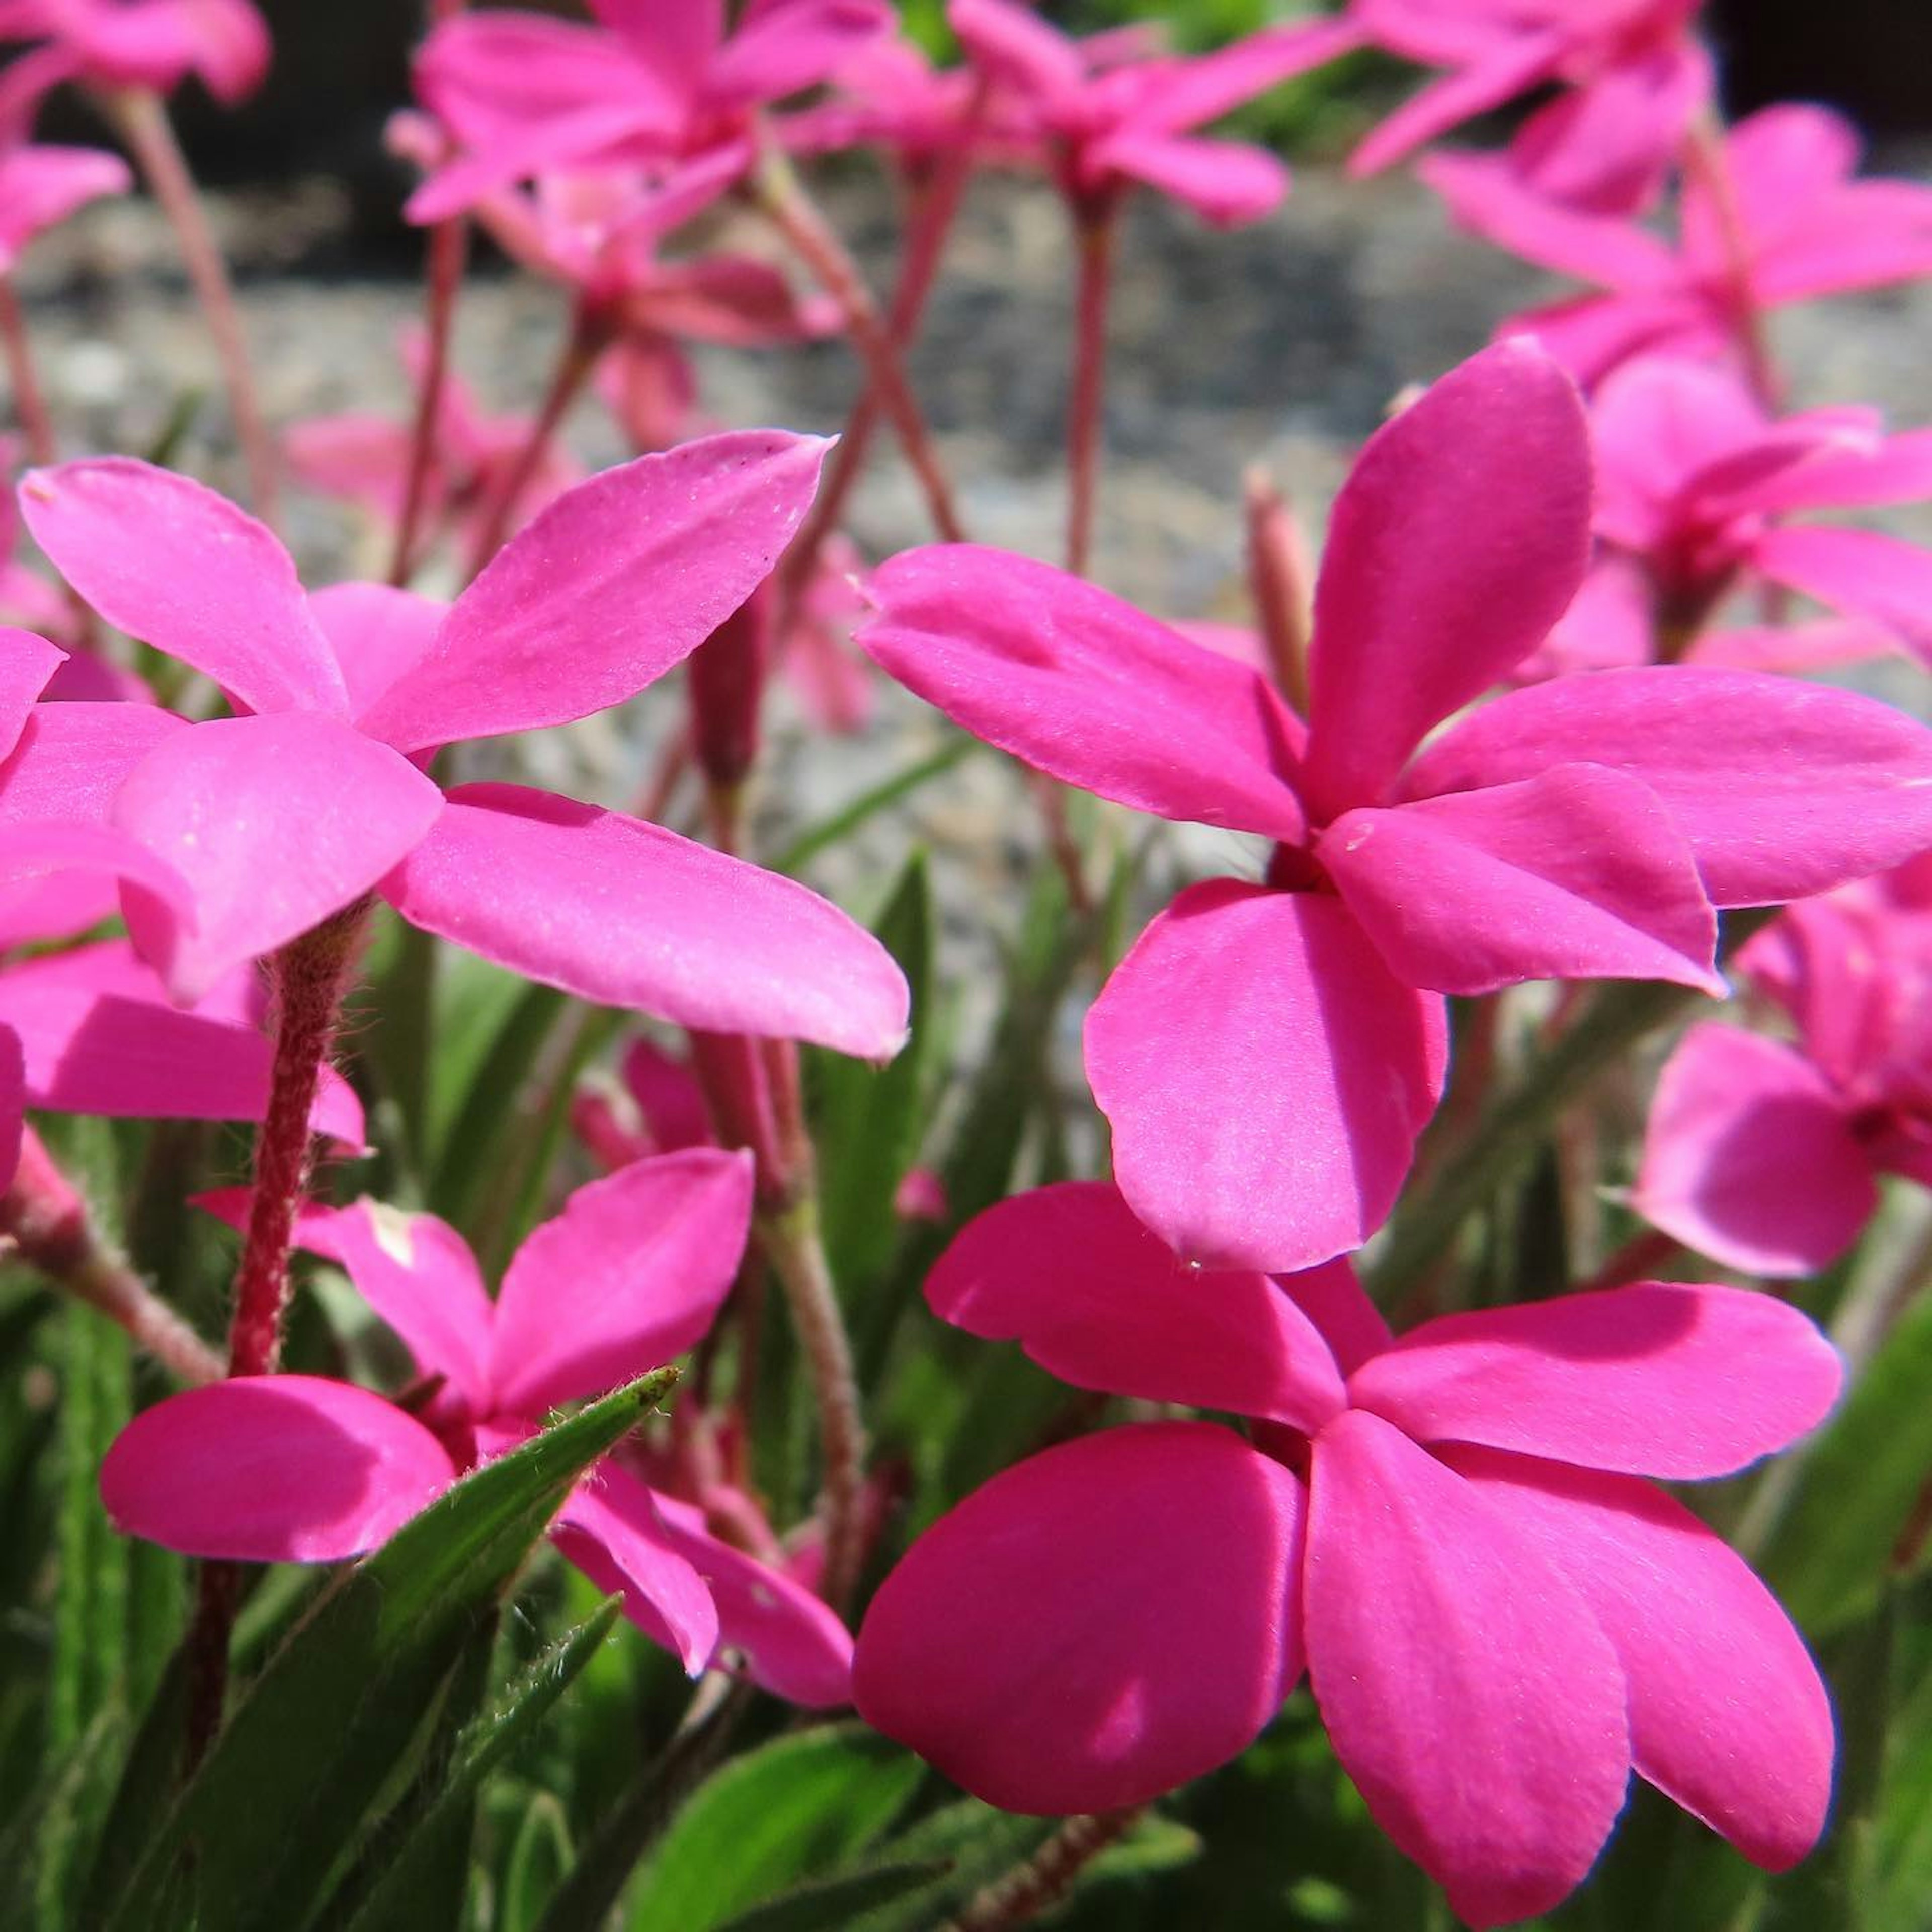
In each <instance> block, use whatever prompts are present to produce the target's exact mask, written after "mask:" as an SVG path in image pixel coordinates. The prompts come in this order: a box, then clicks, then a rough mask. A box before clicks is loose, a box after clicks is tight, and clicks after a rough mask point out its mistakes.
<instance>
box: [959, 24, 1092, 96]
mask: <svg viewBox="0 0 1932 1932" xmlns="http://www.w3.org/2000/svg"><path fill="white" fill-rule="evenodd" d="M946 21H947V26H950V28H952V29H953V32H954V33H955V34H957V35H958V36H959V43H960V45H961V46H962V47H964V48H965V50H966V57H967V58H968V60H970V61H971V62H972V63H973V65H974V66H975V67H977V68H980V69H981V70H982V71H983V72H985V73H986V74H989V75H990V76H991V77H992V78H993V79H994V80H998V81H999V82H1001V83H1003V84H1004V85H1006V86H1010V87H1012V88H1013V89H1015V90H1016V92H1018V93H1019V94H1020V95H1022V97H1026V96H1031V98H1032V99H1033V100H1034V101H1036V102H1037V103H1040V104H1043V105H1044V106H1046V107H1053V106H1055V105H1058V104H1061V103H1064V102H1066V101H1070V99H1072V98H1073V97H1074V96H1075V95H1077V94H1078V93H1079V91H1080V89H1081V87H1082V84H1083V83H1084V82H1085V79H1086V63H1085V62H1084V61H1083V60H1082V58H1081V55H1080V50H1079V48H1078V47H1076V46H1075V45H1074V43H1073V41H1071V40H1069V39H1068V38H1067V36H1066V35H1065V34H1063V33H1061V32H1060V31H1058V30H1057V29H1056V28H1053V27H1050V26H1048V25H1047V23H1046V22H1045V21H1044V20H1041V19H1040V18H1039V17H1038V16H1037V14H1035V13H1034V12H1033V11H1032V10H1031V8H1030V7H1022V6H1018V5H1015V4H1014V0H949V5H947V9H946Z"/></svg>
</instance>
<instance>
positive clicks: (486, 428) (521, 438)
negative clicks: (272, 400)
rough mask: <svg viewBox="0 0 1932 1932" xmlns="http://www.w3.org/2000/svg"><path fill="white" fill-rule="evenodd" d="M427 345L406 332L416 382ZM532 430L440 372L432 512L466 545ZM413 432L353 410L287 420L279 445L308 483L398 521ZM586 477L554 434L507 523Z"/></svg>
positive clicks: (470, 545) (479, 531)
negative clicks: (492, 410)
mask: <svg viewBox="0 0 1932 1932" xmlns="http://www.w3.org/2000/svg"><path fill="white" fill-rule="evenodd" d="M427 354H428V352H427V350H426V348H425V344H424V342H423V339H422V335H421V334H420V332H417V331H415V330H412V331H411V332H410V334H409V335H407V337H405V338H404V343H403V364H404V368H407V370H408V371H409V374H410V380H411V382H412V383H413V384H416V385H420V384H421V383H422V378H423V373H424V365H425V361H426V359H427ZM529 438H530V422H529V419H528V418H527V417H525V416H491V415H490V414H488V413H486V412H485V411H484V410H483V409H482V408H481V407H480V406H479V405H478V403H477V401H476V398H475V395H473V394H472V392H471V391H470V389H469V385H468V384H467V383H465V382H463V380H462V379H461V377H459V376H458V375H457V374H455V372H454V371H449V372H446V374H445V376H444V378H443V392H442V397H441V407H440V410H439V412H438V414H437V425H436V431H435V436H434V443H433V444H432V446H431V463H430V471H429V477H428V491H429V495H428V509H429V511H430V514H431V515H432V516H433V517H440V518H443V519H445V520H448V521H449V523H451V524H452V525H453V526H455V529H456V531H457V532H458V537H459V540H460V541H461V542H462V544H463V548H464V551H465V553H466V554H468V553H472V552H473V551H474V550H475V544H476V543H477V541H478V539H480V538H481V536H482V535H483V534H484V529H485V526H487V523H489V522H490V520H491V518H492V517H493V514H494V507H495V505H496V499H497V498H498V497H499V496H500V495H501V494H502V491H503V490H504V488H505V487H506V486H507V485H508V483H509V482H510V481H511V477H512V476H513V475H514V471H515V469H516V467H517V460H518V458H520V456H521V455H522V454H523V449H524V447H525V446H526V444H527V443H529ZM414 440H415V430H414V425H413V422H407V421H396V422H392V421H391V420H390V419H389V418H388V417H386V416H374V415H371V414H369V413H365V412H360V411H359V412H356V413H353V414H350V415H346V416H312V417H311V418H310V419H308V421H307V422H299V423H293V424H291V425H290V427H289V428H288V429H287V431H286V432H284V436H283V439H282V448H283V452H284V455H286V456H287V459H288V465H289V469H290V472H291V473H292V474H293V475H295V476H296V477H297V478H299V479H300V480H301V481H302V482H304V483H306V484H308V486H309V487H310V488H311V489H312V490H320V491H321V492H322V493H323V494H324V495H326V496H340V497H342V498H344V499H346V500H347V501H348V502H352V503H354V504H356V505H359V507H361V508H363V509H365V510H367V511H369V512H370V513H371V514H372V515H374V516H375V517H379V518H380V519H381V520H383V522H384V523H389V524H394V523H397V522H398V521H400V520H401V517H402V514H403V505H404V499H405V498H406V496H407V493H408V490H409V466H410V458H411V455H412V449H413V443H414ZM582 480H583V470H582V469H581V468H580V466H579V465H578V464H577V462H576V461H575V460H574V458H572V457H571V455H570V454H569V452H568V451H566V450H565V449H562V448H561V447H560V446H559V445H558V443H556V440H554V439H551V440H549V441H547V443H546V444H545V446H544V455H543V458H542V460H541V462H540V463H539V464H538V468H537V472H536V474H535V475H534V476H532V478H530V480H529V483H528V484H526V486H525V487H524V488H523V490H520V492H519V493H518V494H517V502H516V505H515V508H514V514H513V518H512V521H511V526H510V527H511V529H512V530H514V529H520V528H521V527H522V526H523V524H524V523H527V522H528V521H529V519H530V518H531V517H533V516H535V514H536V513H537V512H538V511H539V510H541V509H542V508H544V506H545V505H547V504H549V503H550V502H553V501H554V500H555V499H556V498H557V497H559V496H562V493H564V491H565V490H568V489H569V488H570V487H571V485H572V484H576V483H578V482H580V481H582Z"/></svg>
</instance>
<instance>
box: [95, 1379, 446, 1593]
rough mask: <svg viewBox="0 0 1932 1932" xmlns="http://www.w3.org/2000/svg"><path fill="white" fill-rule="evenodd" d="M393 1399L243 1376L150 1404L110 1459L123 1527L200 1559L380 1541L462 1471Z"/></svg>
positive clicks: (347, 1388) (114, 1510)
mask: <svg viewBox="0 0 1932 1932" xmlns="http://www.w3.org/2000/svg"><path fill="white" fill-rule="evenodd" d="M455 1477H456V1472H455V1468H454V1467H453V1466H452V1464H451V1462H450V1460H449V1456H448V1454H446V1452H445V1451H444V1449H443V1445H442V1444H441V1443H440V1442H437V1439H436V1438H435V1437H434V1436H432V1435H431V1433H430V1432H429V1431H428V1430H427V1429H425V1427H423V1426H422V1424H421V1423H420V1422H418V1421H416V1419H415V1418H413V1416H409V1415H405V1414H404V1412H402V1410H401V1409H398V1408H397V1407H396V1406H395V1404H394V1403H389V1402H385V1401H384V1400H383V1398H382V1397H380V1396H377V1395H371V1394H370V1393H369V1391H368V1390H367V1389H360V1388H356V1387H355V1386H354V1385H353V1384H352V1383H349V1382H330V1381H328V1380H326V1379H324V1378H323V1377H322V1376H239V1377H237V1378H236V1379H235V1380H233V1381H232V1382H214V1383H212V1384H211V1385H209V1386H208V1388H198V1389H188V1390H186V1391H184V1392H183V1393H182V1394H179V1395H176V1396H170V1397H169V1398H168V1399H167V1400H166V1401H165V1402H163V1403H157V1404H156V1405H155V1406H154V1408H152V1409H144V1410H142V1412H141V1413H140V1414H139V1415H137V1416H136V1417H135V1418H134V1419H133V1421H132V1422H130V1424H128V1425H127V1427H126V1428H125V1429H124V1430H121V1433H120V1434H119V1435H118V1436H116V1437H115V1439H114V1444H113V1448H110V1450H109V1451H108V1452H107V1458H106V1460H104V1462H103V1463H102V1464H101V1501H102V1502H104V1504H106V1505H107V1514H109V1516H110V1517H112V1518H113V1521H114V1525H115V1528H116V1529H119V1530H121V1531H123V1532H125V1533H126V1534H127V1535H130V1536H142V1537H145V1538H147V1539H148V1541H149V1542H151V1543H159V1544H164V1545H165V1546H166V1547H167V1548H169V1549H170V1550H180V1551H181V1553H182V1554H183V1555H184V1556H217V1557H225V1558H227V1559H230V1560H232V1561H234V1562H243V1563H333V1562H337V1561H338V1560H339V1559H341V1558H343V1557H345V1556H359V1555H361V1553H362V1552H363V1551H364V1550H374V1548H375V1547H376V1546H377V1544H379V1543H382V1542H383V1541H386V1539H387V1538H389V1537H390V1536H392V1535H394V1534H395V1532H396V1531H398V1529H401V1527H402V1526H403V1525H404V1523H407V1522H408V1521H409V1520H410V1517H413V1516H414V1515H416V1514H417V1513H418V1512H419V1511H421V1510H423V1509H425V1508H428V1505H430V1504H431V1503H432V1502H434V1501H435V1500H436V1499H437V1497H438V1496H440V1495H441V1494H442V1493H443V1491H444V1490H446V1489H448V1488H449V1486H450V1484H452V1482H453V1481H455Z"/></svg>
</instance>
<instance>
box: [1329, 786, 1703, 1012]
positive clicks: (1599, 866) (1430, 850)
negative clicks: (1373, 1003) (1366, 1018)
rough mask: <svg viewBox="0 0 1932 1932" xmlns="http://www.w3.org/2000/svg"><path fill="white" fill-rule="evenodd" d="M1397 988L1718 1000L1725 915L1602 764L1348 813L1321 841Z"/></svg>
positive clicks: (1658, 810) (1647, 800) (1673, 835)
mask: <svg viewBox="0 0 1932 1932" xmlns="http://www.w3.org/2000/svg"><path fill="white" fill-rule="evenodd" d="M1316 853H1317V855H1318V856H1319V858H1320V860H1321V862H1322V866H1323V868H1324V869H1325V871H1327V873H1328V876H1329V877H1330V878H1331V879H1332V880H1334V882H1335V884H1336V886H1337V889H1339V890H1340V892H1341V894H1342V896H1343V898H1344V899H1345V900H1346V901H1347V902H1348V906H1349V910H1350V911H1351V912H1352V913H1354V914H1355V916H1356V918H1357V919H1359V920H1360V921H1361V924H1362V928H1363V930H1364V932H1367V934H1368V935H1369V937H1370V938H1371V939H1372V940H1373V941H1374V942H1375V944H1376V949H1377V950H1379V952H1380V953H1381V954H1382V957H1383V959H1385V960H1386V961H1387V962H1388V966H1389V968H1390V970H1391V971H1392V972H1393V973H1394V974H1395V975H1396V977H1397V978H1398V979H1400V980H1406V981H1407V982H1408V983H1409V985H1410V986H1428V987H1432V988H1433V989H1435V990H1436V992H1441V993H1462V994H1478V993H1490V992H1495V991H1496V989H1498V988H1499V987H1502V986H1516V985H1518V984H1520V983H1521V982H1523V980H1673V981H1675V982H1676V983H1677V984H1679V985H1680V986H1695V987H1697V988H1699V989H1700V990H1701V991H1703V992H1707V993H1712V994H1715V995H1718V997H1719V998H1722V997H1723V996H1724V993H1725V992H1726V990H1727V989H1726V987H1725V985H1724V980H1723V978H1722V977H1721V975H1720V974H1719V973H1718V970H1717V967H1716V965H1715V960H1716V953H1717V943H1718V919H1717V914H1716V913H1715V912H1714V911H1713V910H1712V907H1711V902H1710V901H1709V899H1707V898H1706V897H1705V896H1704V889H1703V885H1702V884H1701V883H1700V881H1699V879H1698V876H1697V862H1696V861H1695V859H1693V857H1692V856H1691V848H1690V846H1689V845H1688V843H1687V842H1686V841H1685V837H1684V835H1683V833H1682V832H1680V831H1679V829H1678V828H1677V826H1676V823H1674V822H1673V820H1672V819H1671V817H1670V814H1669V813H1668V812H1667V811H1666V810H1665V809H1664V805H1663V804H1662V803H1661V801H1660V800H1659V799H1658V796H1657V794H1656V793H1655V792H1653V791H1652V790H1651V789H1650V788H1649V786H1647V785H1645V784H1641V783H1640V782H1639V781H1637V779H1635V778H1627V777H1625V775H1623V774H1622V772H1613V771H1609V770H1607V769H1605V768H1604V766H1601V765H1559V766H1556V768H1555V769H1553V770H1551V771H1547V772H1544V773H1543V774H1542V775H1541V777H1538V778H1530V779H1527V780H1525V781H1522V782H1520V783H1517V784H1505V785H1496V786H1493V787H1490V789H1488V790H1483V791H1463V792H1454V793H1450V794H1449V795H1448V796H1446V797H1443V798H1433V799H1421V800H1420V801H1418V802H1416V803H1415V804H1412V805H1398V806H1397V807H1396V808H1394V810H1393V811H1379V810H1374V809H1370V810H1367V811H1349V812H1344V813H1343V814H1342V816H1341V817H1340V818H1338V819H1337V820H1336V821H1335V822H1334V824H1333V825H1331V826H1329V827H1328V829H1327V831H1325V832H1323V833H1322V837H1321V838H1320V840H1319V842H1318V843H1317V844H1316Z"/></svg>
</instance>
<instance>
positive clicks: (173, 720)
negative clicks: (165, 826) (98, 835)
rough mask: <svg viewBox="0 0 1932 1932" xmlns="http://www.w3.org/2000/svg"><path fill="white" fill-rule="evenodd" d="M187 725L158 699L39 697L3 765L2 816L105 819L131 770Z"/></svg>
mask: <svg viewBox="0 0 1932 1932" xmlns="http://www.w3.org/2000/svg"><path fill="white" fill-rule="evenodd" d="M187 728H188V725H187V719H186V718H177V717H176V716H175V714H174V713H173V712H172V711H163V709H161V708H160V706H159V705H156V704H40V705H37V706H34V710H33V712H32V714H31V715H30V716H29V717H28V719H27V722H26V726H25V727H24V728H23V730H22V731H21V733H20V742H19V743H18V744H17V745H15V746H14V748H13V754H12V756H11V757H9V758H7V760H6V761H5V763H0V823H7V824H9V825H16V824H37V823H39V824H44V823H49V822H51V821H54V820H66V821H68V822H69V823H75V824H90V825H101V824H105V823H107V814H108V812H109V810H110V808H111V807H112V805H113V802H114V795H115V793H117V792H118V790H120V789H121V784H123V782H124V781H125V779H126V778H127V774H128V773H129V772H131V771H132V770H133V769H134V767H135V766H136V765H137V764H139V763H140V762H141V760H142V759H143V758H145V757H146V756H147V755H148V753H149V752H150V751H152V750H154V748H155V746H156V745H159V744H160V743H161V742H163V740H165V739H169V738H171V737H172V736H175V734H176V733H178V732H181V731H184V730H187Z"/></svg>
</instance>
